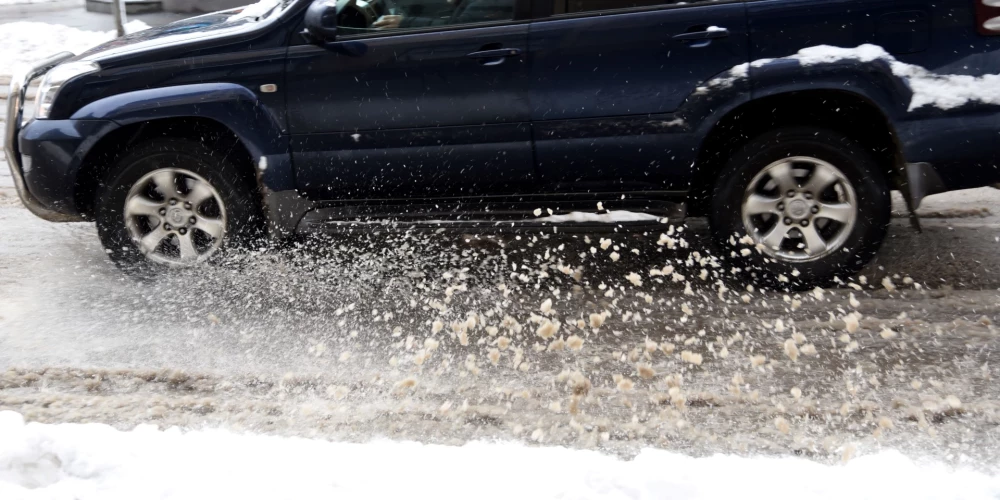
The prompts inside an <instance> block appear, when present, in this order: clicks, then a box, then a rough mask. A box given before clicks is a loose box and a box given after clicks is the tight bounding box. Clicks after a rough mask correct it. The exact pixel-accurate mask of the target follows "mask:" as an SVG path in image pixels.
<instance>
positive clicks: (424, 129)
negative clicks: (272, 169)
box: [286, 0, 535, 200]
mask: <svg viewBox="0 0 1000 500" xmlns="http://www.w3.org/2000/svg"><path fill="white" fill-rule="evenodd" d="M466 1H471V0H466ZM498 1H499V2H502V1H504V0H493V3H494V4H496V3H497V2H498ZM507 1H509V5H510V6H511V9H510V17H509V18H506V19H503V20H499V21H497V20H493V21H488V22H480V23H467V24H447V25H434V26H426V27H422V28H395V29H382V30H372V29H356V30H349V29H340V28H338V37H337V39H336V41H334V42H329V43H326V44H324V45H322V46H317V45H312V44H306V43H303V44H299V45H295V46H292V47H290V49H289V56H288V66H287V83H286V87H287V89H288V94H287V95H288V98H287V102H288V125H289V131H290V133H291V144H292V156H293V162H294V164H295V172H296V184H297V186H298V188H299V190H300V191H301V192H303V193H304V194H305V195H306V196H308V197H309V198H310V199H313V200H344V199H372V198H378V199H387V198H436V197H452V196H477V195H482V194H495V193H504V192H517V191H518V190H522V189H525V186H526V185H528V184H529V183H531V182H533V181H534V180H535V179H534V178H535V175H534V173H535V171H534V166H533V163H532V154H531V132H530V123H529V121H530V120H529V118H530V109H529V107H528V99H527V85H526V83H527V68H526V64H525V53H524V52H525V50H526V48H527V47H526V44H527V23H526V22H521V21H519V20H515V19H513V17H514V15H513V13H514V12H515V9H514V7H513V6H514V2H515V0H507ZM361 3H363V2H359V4H361ZM410 3H411V4H412V3H413V2H410ZM342 33H343V35H342Z"/></svg>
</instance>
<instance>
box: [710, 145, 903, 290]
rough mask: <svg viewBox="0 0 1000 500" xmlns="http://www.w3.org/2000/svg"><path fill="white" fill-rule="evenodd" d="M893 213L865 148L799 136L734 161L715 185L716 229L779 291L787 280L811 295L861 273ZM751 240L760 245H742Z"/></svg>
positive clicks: (717, 236)
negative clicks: (816, 289)
mask: <svg viewBox="0 0 1000 500" xmlns="http://www.w3.org/2000/svg"><path fill="white" fill-rule="evenodd" d="M890 208H891V198H890V195H889V189H888V186H887V183H886V181H885V176H884V174H883V169H881V168H879V165H878V164H877V163H876V162H875V161H874V160H873V159H872V157H871V156H870V155H869V154H868V153H867V152H865V150H864V148H862V147H861V146H860V145H859V144H858V143H857V142H856V141H854V140H852V139H850V138H848V137H846V136H844V135H842V134H839V133H836V132H833V131H830V130H824V129H818V128H809V127H795V128H787V129H781V130H775V131H772V132H769V133H767V134H764V135H762V136H760V137H758V138H756V139H754V140H752V141H750V142H749V143H748V144H747V145H745V146H744V147H743V148H741V149H740V150H739V151H738V152H737V153H736V154H735V155H733V157H732V158H731V159H730V161H729V164H728V165H727V166H726V168H725V169H724V170H723V172H722V173H721V174H720V177H719V179H718V181H717V182H716V185H715V189H714V192H713V198H712V214H711V216H710V224H711V230H712V235H713V239H714V240H715V242H716V244H717V245H718V246H719V247H720V248H721V249H722V250H723V251H724V253H725V254H727V255H730V256H732V257H733V258H735V259H737V260H738V261H739V262H740V263H741V265H742V267H743V268H744V269H745V272H748V273H749V276H750V277H751V279H752V280H753V281H755V282H757V283H759V284H765V285H776V284H778V283H780V282H783V281H784V280H782V279H779V277H780V276H784V278H785V279H787V280H788V281H789V282H790V283H792V284H793V285H795V286H799V287H805V286H812V285H823V284H826V283H829V282H830V281H831V280H833V279H834V278H835V277H838V276H842V277H846V276H850V275H853V274H855V273H857V272H858V271H860V270H861V268H862V267H864V265H865V264H866V263H867V262H868V261H869V260H870V259H871V258H872V257H873V256H874V255H875V253H876V252H877V251H878V248H879V246H880V245H881V243H882V240H883V239H884V238H885V234H886V231H887V228H888V225H889V218H890ZM746 237H749V239H750V241H751V242H752V244H750V245H744V244H740V243H739V242H740V240H742V241H743V243H747V240H746ZM734 242H735V243H736V245H734V244H733V243H734Z"/></svg>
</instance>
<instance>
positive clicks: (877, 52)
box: [698, 44, 1000, 111]
mask: <svg viewBox="0 0 1000 500" xmlns="http://www.w3.org/2000/svg"><path fill="white" fill-rule="evenodd" d="M845 60H854V61H859V62H864V63H869V62H872V61H876V60H883V61H885V62H886V63H888V64H889V67H890V68H891V70H892V73H893V74H894V75H896V76H897V77H899V78H902V79H904V80H905V81H906V82H907V83H908V84H909V86H910V90H912V91H913V98H912V100H911V101H910V106H909V110H910V111H913V110H915V109H918V108H921V107H924V106H934V107H937V108H940V109H945V110H947V109H953V108H957V107H959V106H963V105H965V104H968V103H970V102H980V103H984V104H998V105H1000V75H983V76H968V75H939V74H937V73H934V72H933V71H930V70H928V69H927V68H924V67H922V66H917V65H915V64H907V63H903V62H900V61H897V60H896V58H895V57H893V56H892V54H889V53H888V52H886V51H885V49H883V48H882V47H879V46H878V45H872V44H864V45H859V46H858V47H854V48H843V47H834V46H830V45H818V46H815V47H808V48H805V49H802V50H800V51H799V52H798V53H796V54H793V55H790V56H788V57H782V58H780V59H759V60H756V61H754V62H752V63H750V65H749V66H752V67H755V68H759V67H762V66H765V65H767V64H770V63H772V62H774V61H798V62H799V64H801V65H802V66H814V65H818V64H830V63H834V62H838V61H845ZM748 69H749V67H748V65H746V64H740V65H738V66H735V67H733V68H732V69H730V70H729V71H728V72H727V74H726V76H723V77H719V78H716V79H714V80H712V81H710V82H708V85H707V86H706V87H701V88H699V89H698V91H699V93H705V92H707V91H708V90H709V89H710V88H712V87H721V88H725V87H730V86H732V85H733V84H734V83H735V82H736V81H738V80H740V79H743V78H746V77H747V76H748V71H747V70H748Z"/></svg>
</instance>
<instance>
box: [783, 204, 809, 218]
mask: <svg viewBox="0 0 1000 500" xmlns="http://www.w3.org/2000/svg"><path fill="white" fill-rule="evenodd" d="M807 213H809V203H807V202H806V201H805V200H792V201H791V202H789V203H788V215H791V216H792V217H795V218H801V217H805V215H806V214H807Z"/></svg>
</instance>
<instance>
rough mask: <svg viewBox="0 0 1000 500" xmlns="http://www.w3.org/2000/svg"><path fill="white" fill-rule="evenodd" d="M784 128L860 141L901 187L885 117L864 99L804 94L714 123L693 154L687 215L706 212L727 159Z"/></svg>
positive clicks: (757, 103)
mask: <svg viewBox="0 0 1000 500" xmlns="http://www.w3.org/2000/svg"><path fill="white" fill-rule="evenodd" d="M789 126H815V127H821V128H826V129H830V130H834V131H837V132H840V133H842V134H844V135H846V136H848V137H851V138H853V139H855V140H857V141H858V142H860V143H861V144H862V145H863V146H864V147H865V148H866V149H867V150H868V152H869V153H870V154H871V155H872V156H873V157H874V158H875V160H876V161H877V162H878V164H879V165H880V166H881V167H882V168H883V171H884V173H885V174H886V177H887V178H888V179H889V182H890V186H891V187H892V188H893V189H899V188H900V187H901V183H902V179H903V177H901V176H900V172H901V169H902V167H903V159H902V156H901V153H900V151H901V149H900V147H899V144H898V142H897V140H896V137H897V136H896V133H895V130H894V128H893V127H892V124H891V123H890V121H889V119H888V117H887V116H886V115H885V114H884V113H883V112H882V110H881V109H880V108H879V107H878V105H876V104H875V103H874V102H872V101H871V100H870V99H868V98H867V97H865V96H863V95H861V94H858V93H855V92H850V91H844V90H832V89H829V90H826V89H823V90H820V89H817V90H803V91H793V92H786V93H780V94H774V95H770V96H767V97H762V98H759V99H754V100H751V101H748V102H746V103H743V104H742V105H740V106H738V107H736V108H734V109H733V110H731V111H730V112H728V113H727V114H726V115H725V116H723V118H722V119H720V120H718V121H717V122H716V123H715V124H714V125H713V126H712V128H711V130H710V131H709V133H708V134H707V135H706V136H705V139H704V140H703V141H702V144H701V147H700V149H699V152H698V159H697V162H696V167H695V172H694V176H693V178H692V183H691V189H690V192H689V195H688V213H689V214H690V215H692V216H703V215H706V214H707V213H708V208H709V206H710V200H711V194H712V187H713V186H714V185H715V181H716V178H717V177H718V175H719V173H721V172H722V170H723V168H724V167H725V165H726V163H727V162H728V161H729V158H730V157H731V156H732V155H733V153H735V152H736V151H738V150H739V149H740V148H741V147H742V146H744V145H745V144H747V143H748V142H750V141H751V140H753V139H755V138H757V137H759V136H761V135H762V134H766V133H767V132H769V131H771V130H775V129H778V128H783V127H789Z"/></svg>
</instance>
